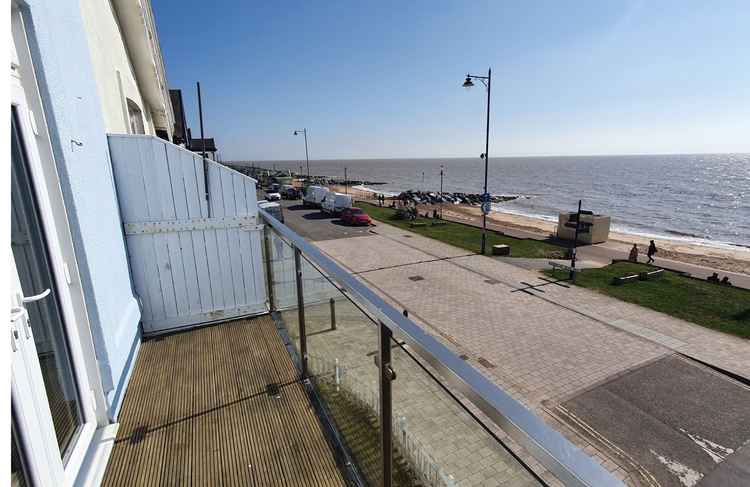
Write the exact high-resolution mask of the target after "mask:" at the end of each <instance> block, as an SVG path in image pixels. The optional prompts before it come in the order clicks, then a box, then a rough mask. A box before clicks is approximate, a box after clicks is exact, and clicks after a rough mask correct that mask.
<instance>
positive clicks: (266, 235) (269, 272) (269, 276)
mask: <svg viewBox="0 0 750 487" xmlns="http://www.w3.org/2000/svg"><path fill="white" fill-rule="evenodd" d="M271 232H272V230H271V227H270V226H269V225H267V224H266V225H264V228H263V252H264V253H265V254H266V288H267V292H268V311H270V312H272V313H273V312H274V311H276V299H275V298H274V295H273V262H272V260H271V257H272V255H271V236H270V233H271Z"/></svg>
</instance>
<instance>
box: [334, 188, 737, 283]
mask: <svg viewBox="0 0 750 487" xmlns="http://www.w3.org/2000/svg"><path fill="white" fill-rule="evenodd" d="M329 188H330V189H331V190H332V191H338V192H342V193H343V192H345V191H344V190H345V189H348V192H349V194H351V195H352V196H353V197H354V199H358V200H364V201H367V202H375V199H374V196H375V194H377V191H366V190H363V189H361V188H357V187H349V188H344V186H340V185H330V186H329ZM431 209H432V206H431V205H419V210H420V211H426V210H428V211H431ZM481 214H482V213H481V210H480V209H479V208H478V207H475V206H469V205H463V204H461V205H455V204H450V205H448V204H446V205H445V206H443V215H444V216H447V217H450V218H451V219H454V220H457V221H461V222H464V223H473V224H477V225H478V224H480V222H481ZM487 219H488V221H490V222H492V223H495V224H497V225H502V226H506V227H509V228H513V229H517V230H523V231H526V232H531V233H535V234H538V235H540V236H541V237H545V236H548V235H550V234H554V233H555V230H556V228H557V223H556V222H551V221H548V220H543V219H541V218H534V217H530V216H525V215H518V214H515V213H506V212H501V211H492V212H491V213H490V214H489V215H487ZM651 239H653V240H654V242H655V243H656V246H657V247H658V248H659V257H662V258H666V259H670V260H675V261H678V262H685V263H688V264H694V265H700V266H704V267H710V268H714V269H717V270H723V271H729V272H737V273H741V274H747V275H750V249H748V248H745V247H741V246H737V248H730V247H729V246H726V247H724V246H722V247H719V246H711V245H703V244H698V243H692V242H686V241H684V240H677V239H670V238H667V237H657V236H654V237H648V236H643V235H638V234H633V233H625V232H618V231H614V230H613V231H610V232H609V240H608V241H607V242H606V243H605V244H598V245H608V246H610V247H612V248H616V249H617V250H621V251H623V252H628V251H629V250H630V247H631V246H632V245H633V244H636V245H638V247H639V249H640V250H641V251H642V252H645V249H646V247H647V246H648V244H649V241H650V240H651Z"/></svg>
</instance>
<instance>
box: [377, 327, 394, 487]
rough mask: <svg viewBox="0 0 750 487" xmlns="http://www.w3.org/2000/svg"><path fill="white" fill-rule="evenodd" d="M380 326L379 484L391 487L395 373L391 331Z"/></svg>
mask: <svg viewBox="0 0 750 487" xmlns="http://www.w3.org/2000/svg"><path fill="white" fill-rule="evenodd" d="M378 326H379V328H380V333H379V339H378V348H379V349H380V350H379V351H380V353H379V360H378V367H379V369H380V374H379V376H380V381H379V385H380V456H381V462H382V463H381V472H380V473H381V475H382V477H381V484H380V485H381V486H382V487H391V477H392V470H393V396H392V390H391V381H393V380H394V379H395V378H396V374H395V373H394V372H393V369H392V368H391V337H392V336H393V332H391V330H390V328H388V327H387V326H385V325H384V324H383V323H382V322H379V323H378Z"/></svg>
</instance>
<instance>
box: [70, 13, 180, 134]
mask: <svg viewBox="0 0 750 487" xmlns="http://www.w3.org/2000/svg"><path fill="white" fill-rule="evenodd" d="M80 11H81V15H82V18H83V26H84V30H85V33H86V37H87V39H88V50H89V52H90V58H91V64H92V66H93V69H94V79H95V80H96V87H97V92H98V94H99V98H100V100H101V106H102V112H103V116H104V122H105V125H106V129H107V132H108V133H117V134H148V135H156V136H158V137H161V138H163V139H166V140H170V141H171V140H172V137H173V132H174V122H175V117H174V114H173V111H172V104H171V102H170V99H169V90H168V88H167V80H166V73H165V69H164V61H163V59H162V54H161V48H160V47H159V38H158V35H157V32H156V24H155V22H154V16H153V12H152V10H151V4H150V2H149V1H148V0H143V1H133V0H112V1H108V0H81V2H80Z"/></svg>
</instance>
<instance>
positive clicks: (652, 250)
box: [646, 240, 658, 264]
mask: <svg viewBox="0 0 750 487" xmlns="http://www.w3.org/2000/svg"><path fill="white" fill-rule="evenodd" d="M656 252H658V251H657V250H656V244H655V243H654V241H653V240H652V241H651V243H650V244H648V251H647V252H646V255H648V262H646V263H647V264H651V263H653V262H654V254H655V253H656Z"/></svg>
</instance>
